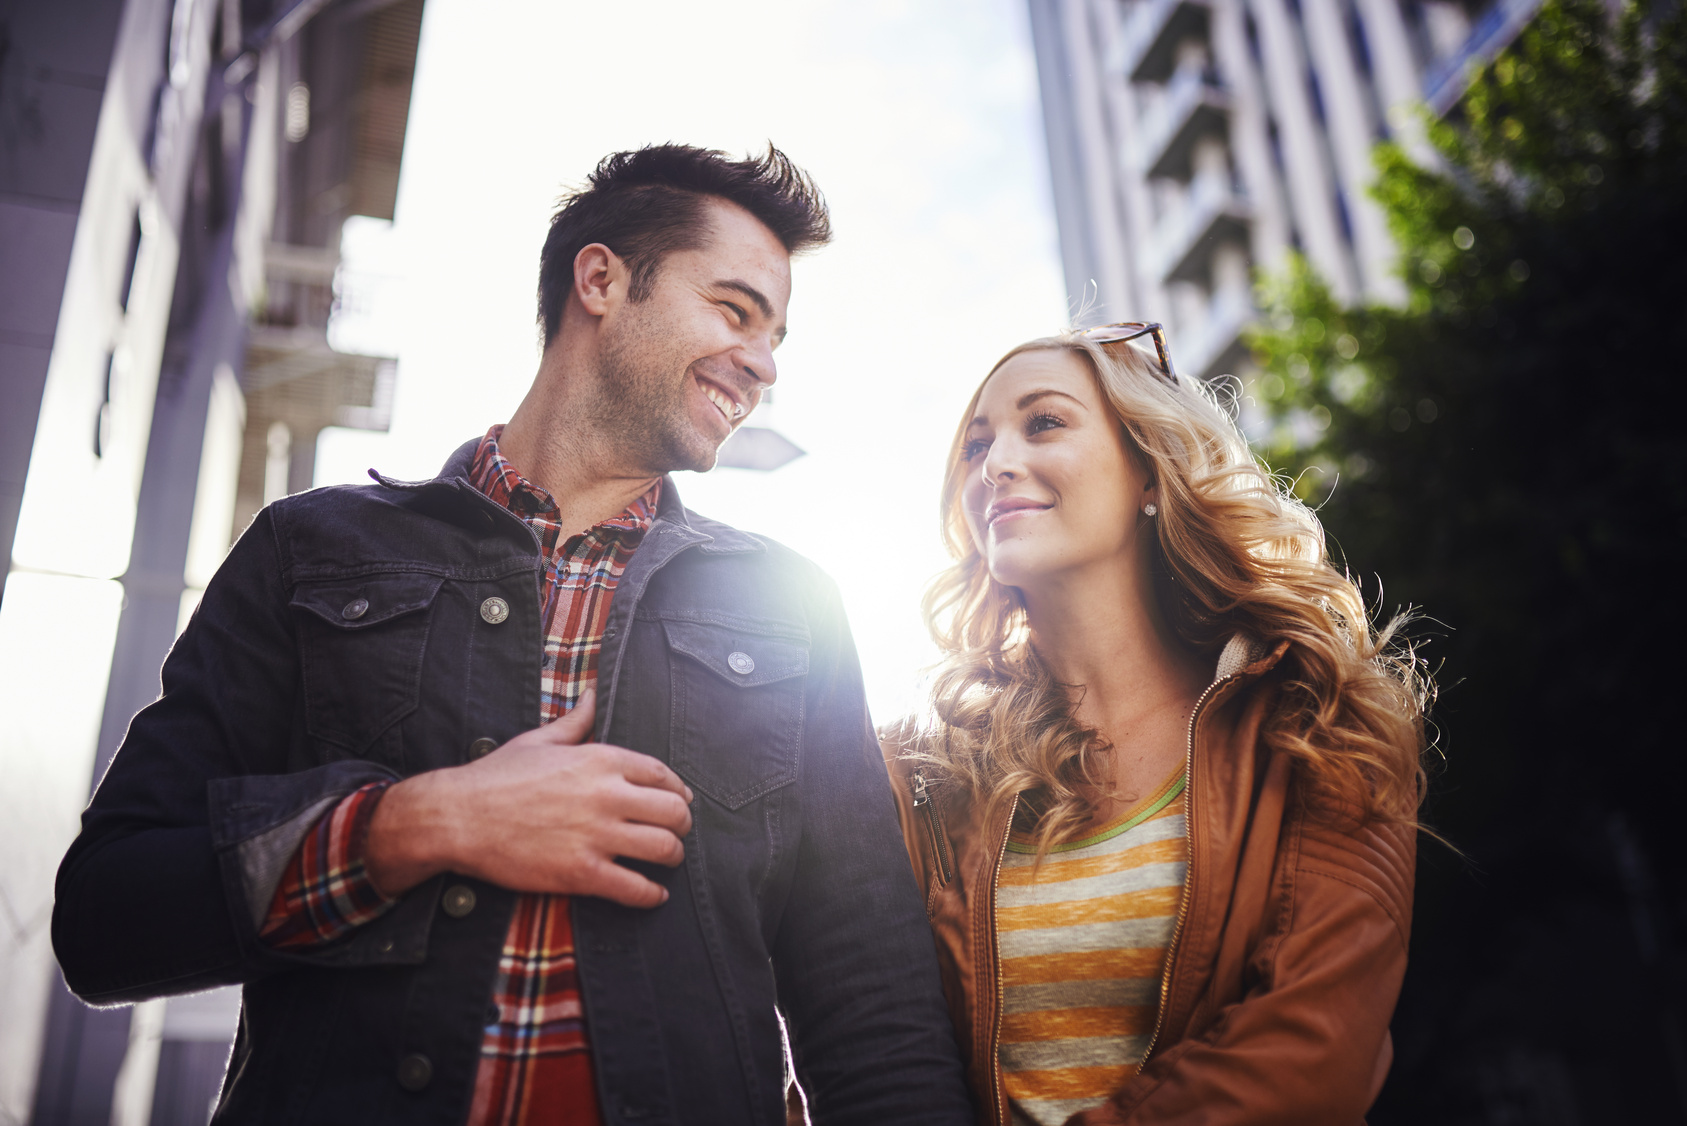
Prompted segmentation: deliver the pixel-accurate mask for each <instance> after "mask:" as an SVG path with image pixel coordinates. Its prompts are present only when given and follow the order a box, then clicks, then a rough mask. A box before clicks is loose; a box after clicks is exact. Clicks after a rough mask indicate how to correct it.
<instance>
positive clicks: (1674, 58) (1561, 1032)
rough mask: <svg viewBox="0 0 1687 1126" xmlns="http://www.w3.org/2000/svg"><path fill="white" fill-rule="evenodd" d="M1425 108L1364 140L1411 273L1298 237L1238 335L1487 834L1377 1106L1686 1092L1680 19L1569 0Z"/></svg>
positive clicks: (1402, 1115) (1269, 441) (1619, 1114)
mask: <svg viewBox="0 0 1687 1126" xmlns="http://www.w3.org/2000/svg"><path fill="white" fill-rule="evenodd" d="M1429 138H1430V141H1431V143H1432V145H1433V147H1434V149H1435V151H1436V153H1437V154H1438V156H1439V161H1440V165H1439V166H1438V167H1434V168H1425V167H1421V166H1419V165H1417V164H1415V163H1414V162H1413V161H1412V160H1411V159H1410V157H1409V156H1408V155H1407V153H1406V152H1405V151H1404V150H1403V149H1402V148H1401V147H1400V146H1398V145H1394V144H1384V145H1382V146H1379V149H1378V152H1377V168H1378V173H1379V175H1378V180H1377V183H1376V187H1375V192H1374V194H1375V197H1376V198H1377V200H1378V201H1379V202H1380V203H1381V205H1382V207H1383V208H1384V210H1385V212H1386V214H1387V217H1388V222H1389V225H1390V228H1391V230H1392V232H1393V234H1394V237H1395V239H1396V240H1397V243H1398V246H1399V248H1400V252H1401V259H1400V262H1401V275H1402V277H1403V279H1404V281H1405V284H1406V301H1405V303H1404V305H1403V306H1401V307H1390V306H1382V305H1366V306H1360V307H1346V306H1343V305H1341V304H1340V303H1338V302H1337V301H1335V300H1334V299H1333V298H1332V296H1331V294H1330V291H1329V289H1328V288H1327V287H1326V286H1325V285H1324V284H1323V283H1322V281H1321V280H1320V279H1319V278H1318V277H1317V276H1315V274H1314V273H1313V272H1312V271H1311V270H1310V269H1309V268H1308V266H1307V265H1306V264H1305V262H1304V261H1295V262H1293V263H1291V265H1290V266H1289V268H1288V269H1287V270H1285V271H1284V272H1283V273H1282V274H1281V275H1279V276H1276V277H1272V278H1269V279H1266V280H1264V281H1262V283H1261V288H1260V294H1261V301H1262V305H1263V308H1264V310H1265V317H1264V321H1263V323H1262V324H1261V326H1260V327H1259V328H1258V329H1257V330H1255V331H1254V332H1253V333H1252V335H1251V339H1250V345H1251V347H1252V348H1253V349H1254V351H1255V353H1256V355H1257V357H1258V359H1259V361H1260V364H1261V367H1262V372H1261V374H1260V375H1259V377H1258V378H1256V379H1254V380H1253V381H1252V382H1251V384H1250V386H1249V389H1248V390H1249V393H1250V394H1251V395H1252V397H1253V398H1254V399H1255V401H1256V402H1258V403H1259V405H1260V406H1261V407H1262V408H1264V414H1265V416H1266V419H1267V423H1266V426H1267V433H1266V436H1265V439H1264V441H1263V443H1262V451H1263V452H1264V453H1265V454H1266V456H1267V458H1268V460H1269V461H1270V462H1271V464H1272V465H1273V466H1274V467H1276V468H1278V469H1279V470H1281V471H1283V472H1285V473H1288V474H1291V475H1294V476H1295V477H1296V488H1297V490H1298V491H1299V492H1300V493H1301V495H1302V496H1303V497H1305V498H1307V499H1308V500H1309V501H1312V502H1313V503H1315V504H1318V505H1320V513H1321V515H1322V517H1323V519H1324V522H1325V525H1326V527H1327V528H1328V530H1329V533H1330V538H1331V548H1332V551H1333V552H1335V554H1336V555H1337V557H1338V559H1344V560H1345V561H1346V564H1347V565H1348V567H1349V568H1350V570H1351V571H1352V572H1353V573H1354V574H1355V575H1356V576H1359V577H1362V578H1363V579H1364V581H1365V585H1366V588H1367V590H1368V591H1369V593H1370V594H1371V595H1373V596H1374V597H1375V598H1376V599H1377V600H1378V605H1379V609H1382V608H1387V609H1390V610H1392V609H1393V608H1395V607H1397V606H1401V605H1412V606H1415V607H1417V608H1418V609H1419V610H1420V611H1421V612H1422V613H1423V614H1424V615H1426V617H1425V619H1424V620H1423V621H1422V622H1421V623H1420V628H1419V633H1420V636H1422V637H1424V638H1426V639H1427V641H1428V644H1427V645H1426V646H1425V649H1424V654H1425V656H1426V657H1429V658H1430V659H1431V660H1432V662H1433V663H1435V665H1436V666H1437V667H1438V670H1439V680H1440V683H1441V685H1442V696H1441V700H1440V702H1439V705H1438V707H1437V709H1436V713H1435V716H1434V718H1435V722H1436V727H1437V731H1438V750H1439V751H1440V752H1441V753H1442V754H1444V756H1445V762H1444V765H1443V766H1442V767H1441V768H1440V769H1439V770H1438V772H1437V777H1436V779H1435V781H1434V783H1433V785H1432V788H1431V796H1430V801H1429V804H1428V806H1427V810H1426V819H1427V820H1428V821H1429V822H1430V823H1431V824H1433V825H1434V826H1435V827H1437V828H1438V829H1440V830H1441V831H1442V832H1444V833H1446V834H1447V835H1448V837H1449V838H1450V839H1451V840H1452V841H1453V842H1454V843H1455V844H1457V845H1458V846H1459V847H1460V848H1462V849H1464V850H1465V851H1466V852H1467V854H1468V857H1469V860H1468V861H1466V860H1460V859H1458V858H1455V857H1453V856H1452V855H1451V854H1449V853H1447V852H1446V851H1445V850H1437V849H1434V848H1430V849H1426V850H1425V851H1424V853H1423V855H1422V864H1421V866H1420V882H1419V896H1418V904H1417V912H1418V918H1417V923H1416V928H1415V932H1414V938H1413V943H1414V952H1413V967H1412V969H1411V971H1409V975H1408V982H1407V988H1406V993H1405V996H1404V997H1403V999H1402V1005H1401V1009H1400V1011H1399V1015H1398V1016H1397V1019H1396V1030H1395V1031H1396V1042H1397V1046H1398V1048H1399V1053H1400V1054H1399V1057H1398V1061H1397V1064H1396V1068H1395V1072H1394V1075H1393V1077H1392V1078H1391V1080H1390V1083H1389V1087H1388V1089H1387V1091H1386V1092H1385V1095H1384V1097H1383V1100H1382V1101H1381V1103H1379V1105H1378V1107H1377V1110H1376V1112H1375V1114H1374V1115H1373V1117H1372V1122H1373V1123H1387V1122H1408V1121H1409V1122H1428V1121H1434V1122H1440V1123H1457V1122H1487V1121H1496V1122H1497V1121H1506V1122H1519V1123H1523V1122H1534V1121H1541V1122H1572V1121H1612V1122H1618V1121H1649V1122H1656V1121H1672V1120H1674V1121H1687V1043H1684V1038H1683V1036H1682V1028H1681V1025H1682V1015H1681V1014H1682V1009H1683V1005H1682V998H1683V988H1682V986H1683V982H1684V980H1687V961H1684V957H1683V950H1684V948H1687V845H1684V844H1683V842H1682V840H1681V839H1680V838H1681V829H1680V827H1681V825H1682V824H1683V818H1682V816H1681V812H1680V810H1681V805H1682V801H1683V798H1684V797H1687V788H1684V786H1683V782H1684V780H1687V772H1684V770H1683V766H1682V763H1683V760H1687V735H1684V733H1683V727H1682V724H1681V722H1680V720H1679V718H1678V715H1677V714H1676V713H1677V712H1678V711H1679V704H1680V702H1681V701H1682V700H1683V699H1687V693H1684V692H1683V691H1682V690H1681V675H1680V673H1679V672H1678V668H1679V666H1680V665H1681V663H1682V662H1681V658H1680V657H1678V656H1677V653H1678V652H1680V651H1681V649H1682V645H1683V639H1684V638H1687V633H1684V632H1683V630H1684V627H1687V615H1684V614H1683V611H1682V602H1683V600H1684V599H1687V591H1684V590H1683V581H1684V579H1687V574H1684V565H1687V443H1684V441H1683V428H1684V427H1687V387H1684V382H1687V20H1684V18H1683V14H1682V11H1681V9H1680V7H1679V6H1678V5H1672V6H1670V7H1668V8H1667V9H1666V8H1664V7H1662V6H1658V7H1654V8H1643V7H1634V6H1631V7H1629V8H1628V9H1626V10H1625V11H1623V12H1622V13H1621V15H1620V17H1617V18H1615V19H1613V18H1611V17H1610V16H1608V10H1607V9H1606V7H1605V6H1604V5H1602V4H1601V3H1599V2H1598V0H1552V2H1550V3H1548V4H1547V5H1545V6H1544V7H1543V8H1542V10H1541V11H1540V12H1539V13H1538V14H1537V16H1536V17H1535V19H1534V20H1533V22H1532V23H1531V24H1530V26H1529V27H1528V28H1527V29H1526V30H1525V31H1524V33H1523V34H1522V35H1521V36H1520V37H1519V39H1518V40H1517V42H1516V43H1515V44H1513V46H1512V47H1511V48H1510V49H1508V50H1507V51H1506V52H1505V53H1504V54H1503V55H1502V56H1501V57H1500V58H1498V59H1497V60H1496V61H1495V62H1494V63H1493V64H1492V65H1489V66H1487V67H1486V68H1485V69H1483V70H1482V71H1481V73H1480V74H1478V75H1476V76H1475V77H1474V79H1473V82H1472V85H1471V87H1470V90H1469V93H1468V94H1467V96H1466V97H1465V99H1464V101H1463V102H1462V103H1461V105H1460V107H1459V109H1458V111H1457V112H1456V114H1455V115H1454V116H1453V117H1452V118H1451V119H1449V120H1446V121H1437V122H1432V123H1430V125H1429ZM1566 1103H1567V1104H1568V1105H1569V1106H1571V1108H1572V1109H1571V1111H1570V1113H1571V1114H1572V1117H1564V1116H1562V1115H1561V1114H1560V1113H1559V1112H1558V1111H1557V1110H1555V1109H1553V1108H1554V1107H1557V1106H1559V1105H1561V1104H1566ZM1577 1105H1579V1106H1580V1107H1581V1108H1583V1109H1582V1111H1581V1113H1582V1114H1583V1115H1585V1116H1587V1117H1582V1118H1577V1117H1574V1116H1573V1115H1574V1114H1575V1111H1574V1109H1573V1108H1574V1106H1577ZM1660 1116H1661V1117H1660Z"/></svg>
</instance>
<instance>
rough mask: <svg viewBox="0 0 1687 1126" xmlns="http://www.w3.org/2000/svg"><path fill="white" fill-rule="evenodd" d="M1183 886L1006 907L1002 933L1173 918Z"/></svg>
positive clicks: (1000, 913)
mask: <svg viewBox="0 0 1687 1126" xmlns="http://www.w3.org/2000/svg"><path fill="white" fill-rule="evenodd" d="M1182 898H1183V885H1181V884H1173V885H1171V886H1169V887H1161V888H1149V889H1147V890H1146V891H1133V892H1128V893H1126V894H1124V895H1114V896H1098V897H1096V898H1095V899H1073V900H1068V901H1066V902H1065V903H1039V904H1037V905H1036V906H1035V907H1003V908H999V909H998V910H997V911H996V929H997V930H999V931H1017V930H1030V929H1032V928H1036V927H1069V926H1077V925H1080V924H1083V923H1112V922H1119V921H1121V920H1124V919H1159V918H1170V917H1171V916H1172V915H1175V914H1177V908H1178V902H1179V900H1181V899H1182Z"/></svg>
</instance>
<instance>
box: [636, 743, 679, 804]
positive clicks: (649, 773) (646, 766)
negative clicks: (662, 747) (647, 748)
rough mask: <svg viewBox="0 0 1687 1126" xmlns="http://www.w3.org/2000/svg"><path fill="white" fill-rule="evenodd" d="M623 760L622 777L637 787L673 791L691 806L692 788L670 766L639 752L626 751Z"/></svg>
mask: <svg viewBox="0 0 1687 1126" xmlns="http://www.w3.org/2000/svg"><path fill="white" fill-rule="evenodd" d="M624 754H625V757H624V758H623V759H622V760H621V776H622V777H623V778H625V779H626V780H627V781H629V782H631V783H633V785H635V786H654V787H655V788H657V789H660V790H671V791H673V792H674V793H676V794H678V795H679V796H680V797H682V798H684V799H685V803H686V804H687V805H690V804H691V799H692V793H691V787H690V786H687V785H686V784H685V779H683V778H681V777H680V776H679V775H678V774H675V773H674V772H673V771H672V770H671V769H669V767H668V765H667V764H666V763H664V762H662V760H660V759H654V758H651V757H650V756H649V755H643V754H640V753H639V752H637V751H624Z"/></svg>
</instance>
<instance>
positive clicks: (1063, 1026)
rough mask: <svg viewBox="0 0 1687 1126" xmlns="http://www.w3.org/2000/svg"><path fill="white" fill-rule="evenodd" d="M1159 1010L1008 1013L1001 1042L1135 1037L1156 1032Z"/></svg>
mask: <svg viewBox="0 0 1687 1126" xmlns="http://www.w3.org/2000/svg"><path fill="white" fill-rule="evenodd" d="M1158 1011H1159V1006H1158V1005H1121V1006H1119V1007H1118V1008H1112V1007H1103V1008H1095V1009H1043V1010H1041V1011H1039V1012H1034V1013H1008V1014H1005V1015H1004V1016H1003V1017H1002V1043H1004V1044H1022V1043H1034V1042H1036V1041H1040V1040H1073V1039H1076V1038H1078V1037H1081V1036H1136V1035H1138V1034H1140V1033H1144V1032H1149V1031H1152V1030H1153V1028H1154V1017H1155V1015H1156V1013H1157V1012H1158Z"/></svg>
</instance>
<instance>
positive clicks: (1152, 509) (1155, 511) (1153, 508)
mask: <svg viewBox="0 0 1687 1126" xmlns="http://www.w3.org/2000/svg"><path fill="white" fill-rule="evenodd" d="M1159 513H1160V509H1159V506H1158V505H1154V504H1145V505H1143V506H1142V514H1143V515H1144V516H1157V515H1159Z"/></svg>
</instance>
